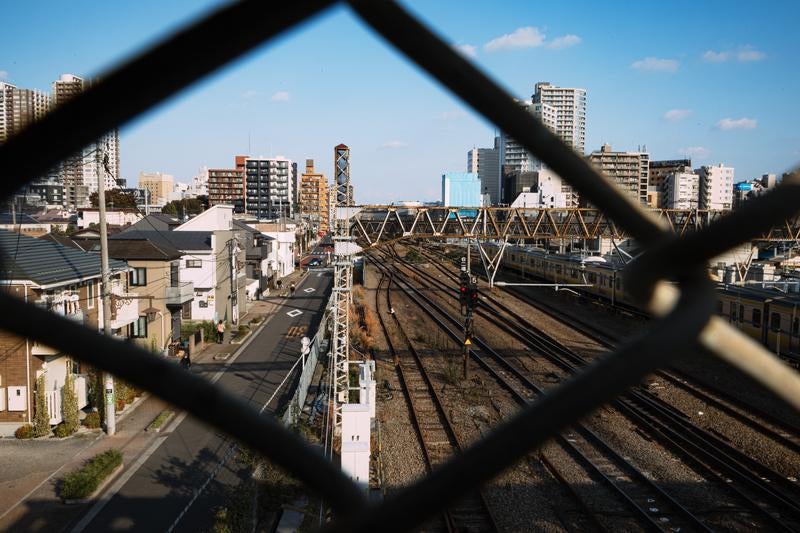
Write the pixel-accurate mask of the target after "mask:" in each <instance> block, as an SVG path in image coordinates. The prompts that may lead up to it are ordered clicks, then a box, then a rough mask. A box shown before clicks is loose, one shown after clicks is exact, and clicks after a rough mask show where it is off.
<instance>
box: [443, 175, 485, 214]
mask: <svg viewBox="0 0 800 533" xmlns="http://www.w3.org/2000/svg"><path fill="white" fill-rule="evenodd" d="M442 205H444V206H445V207H480V205H481V180H480V178H478V175H477V174H475V173H472V172H447V173H446V174H443V175H442Z"/></svg>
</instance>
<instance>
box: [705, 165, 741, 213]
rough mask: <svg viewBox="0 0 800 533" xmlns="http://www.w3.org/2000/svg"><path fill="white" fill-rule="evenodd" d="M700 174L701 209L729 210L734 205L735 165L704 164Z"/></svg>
mask: <svg viewBox="0 0 800 533" xmlns="http://www.w3.org/2000/svg"><path fill="white" fill-rule="evenodd" d="M697 173H698V174H699V175H700V202H699V203H700V209H712V210H718V211H728V210H730V209H731V208H732V207H733V174H734V173H733V167H726V166H725V165H723V164H722V163H720V164H718V165H710V166H703V167H700V169H698V171H697Z"/></svg>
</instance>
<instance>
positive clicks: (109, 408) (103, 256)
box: [95, 146, 117, 435]
mask: <svg viewBox="0 0 800 533" xmlns="http://www.w3.org/2000/svg"><path fill="white" fill-rule="evenodd" d="M105 157H108V156H107V154H106V153H105V152H104V151H103V150H101V149H100V146H98V147H97V150H96V151H95V159H96V162H97V203H98V207H99V208H100V209H99V212H100V268H101V270H102V273H101V275H102V288H101V289H100V295H101V300H102V302H103V335H108V336H111V284H110V280H109V268H108V228H107V227H106V193H105V189H106V180H105V165H106V161H105V160H104V158H105ZM107 355H108V356H110V357H113V354H107ZM103 382H104V385H103V388H104V389H105V399H106V433H108V434H109V435H113V434H114V433H116V431H117V413H116V407H115V401H114V376H112V375H111V374H109V373H107V372H106V374H105V376H104V378H103Z"/></svg>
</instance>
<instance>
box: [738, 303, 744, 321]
mask: <svg viewBox="0 0 800 533" xmlns="http://www.w3.org/2000/svg"><path fill="white" fill-rule="evenodd" d="M739 320H741V321H742V322H744V305H740V306H739Z"/></svg>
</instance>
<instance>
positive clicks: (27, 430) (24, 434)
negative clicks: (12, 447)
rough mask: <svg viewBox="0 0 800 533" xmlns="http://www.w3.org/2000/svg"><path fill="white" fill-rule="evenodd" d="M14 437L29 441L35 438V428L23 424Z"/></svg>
mask: <svg viewBox="0 0 800 533" xmlns="http://www.w3.org/2000/svg"><path fill="white" fill-rule="evenodd" d="M14 436H15V437H17V438H18V439H29V438H31V437H33V426H32V425H30V424H23V425H21V426H20V427H18V428H17V430H16V431H15V432H14Z"/></svg>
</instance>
